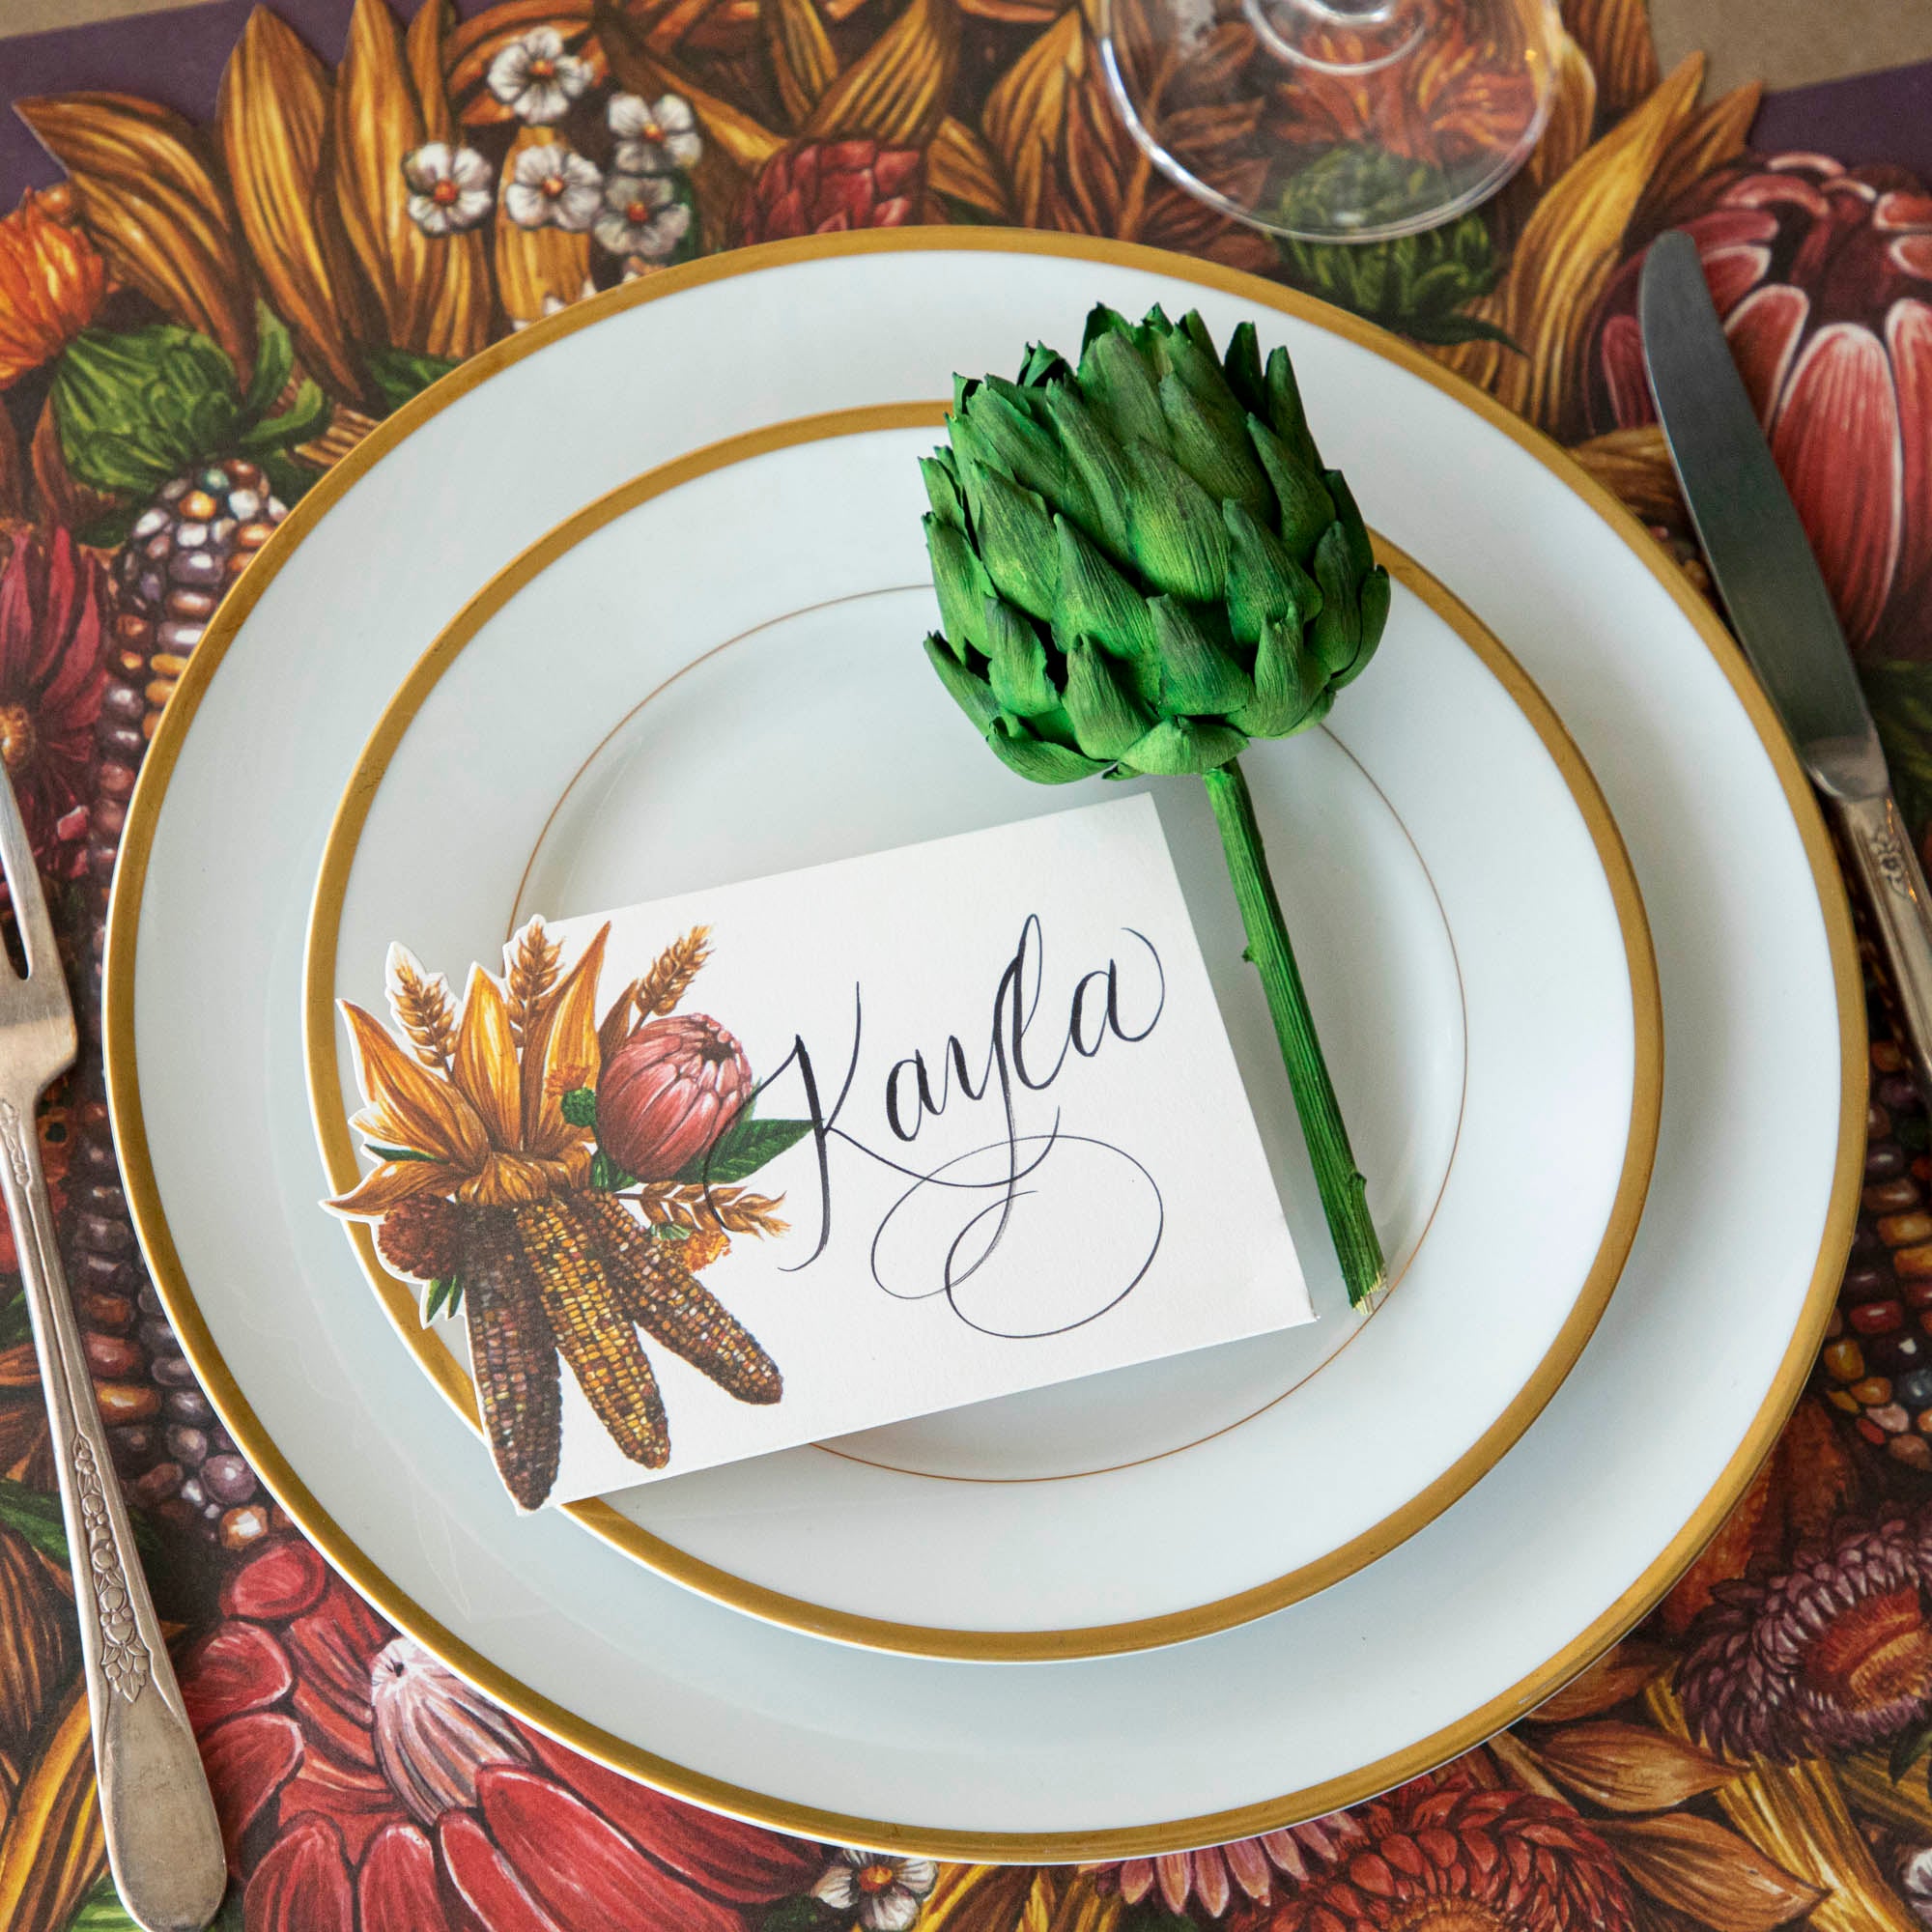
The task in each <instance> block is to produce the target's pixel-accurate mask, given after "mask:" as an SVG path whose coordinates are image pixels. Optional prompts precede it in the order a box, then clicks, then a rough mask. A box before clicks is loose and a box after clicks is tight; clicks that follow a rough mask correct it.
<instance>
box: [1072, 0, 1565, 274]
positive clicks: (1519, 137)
mask: <svg viewBox="0 0 1932 1932" xmlns="http://www.w3.org/2000/svg"><path fill="white" fill-rule="evenodd" d="M1103 28H1104V30H1103V32H1102V35H1101V43H1100V49H1101V57H1102V65H1103V68H1104V71H1105V73H1106V77H1107V81H1108V85H1109V87H1110V88H1111V89H1112V92H1113V94H1114V97H1115V99H1116V101H1117V103H1118V105H1119V107H1120V110H1121V112H1122V116H1123V117H1124V119H1125V121H1126V124H1127V127H1128V128H1129V129H1130V130H1131V132H1132V133H1133V136H1134V138H1135V140H1136V141H1137V142H1138V143H1139V144H1140V146H1141V147H1142V148H1143V149H1144V150H1145V151H1146V153H1147V154H1148V156H1149V157H1150V158H1151V160H1152V161H1153V163H1154V165H1155V166H1157V167H1158V168H1159V169H1160V170H1161V171H1162V173H1164V174H1165V175H1167V176H1168V178H1169V179H1170V180H1172V181H1174V182H1175V183H1177V184H1178V185H1179V186H1181V187H1183V188H1185V189H1186V190H1187V191H1188V192H1189V193H1190V194H1193V195H1196V196H1198V197H1199V198H1200V199H1201V200H1203V201H1205V202H1207V203H1208V204H1209V205H1210V206H1211V207H1214V208H1217V209H1219V210H1220V211H1221V212H1222V213H1225V214H1228V215H1230V216H1232V217H1233V218H1235V219H1236V220H1239V221H1244V222H1247V223H1249V224H1250V225H1252V226H1254V227H1256V228H1260V229H1264V230H1265V231H1267V232H1269V233H1271V234H1274V235H1279V236H1283V237H1288V238H1292V239H1294V240H1297V241H1363V242H1366V241H1387V240H1390V239H1393V238H1396V237H1400V236H1405V235H1414V234H1418V233H1421V232H1422V231H1424V230H1427V229H1431V228H1435V227H1439V226H1441V225H1442V224H1443V223H1445V222H1449V221H1452V220H1454V219H1455V218H1456V217H1457V216H1458V215H1460V214H1463V213H1466V212H1467V211H1468V210H1469V209H1472V208H1474V207H1476V206H1478V205H1479V204H1480V203H1482V202H1483V201H1485V200H1487V199H1488V198H1489V197H1490V196H1491V195H1492V194H1494V193H1495V192H1496V190H1497V189H1498V188H1500V187H1501V186H1502V185H1504V183H1506V182H1507V181H1509V179H1510V178H1511V177H1512V176H1513V175H1514V174H1515V173H1516V172H1517V170H1518V169H1519V168H1520V167H1521V165H1522V163H1523V162H1524V161H1525V160H1526V159H1527V158H1528V156H1529V155H1530V153H1531V151H1532V150H1533V149H1534V148H1535V146H1536V143H1537V141H1538V140H1539V139H1540V138H1541V136H1542V133H1543V130H1544V128H1545V126H1546V125H1547V124H1548V118H1549V109H1550V103H1551V99H1552V97H1553V94H1554V90H1555V74H1556V56H1557V48H1558V45H1559V43H1560V35H1561V26H1560V23H1559V21H1558V19H1557V17H1556V13H1555V9H1554V6H1553V5H1552V4H1551V0H1367V4H1362V5H1356V4H1352V0H1108V4H1107V8H1106V14H1105V19H1104V23H1103Z"/></svg>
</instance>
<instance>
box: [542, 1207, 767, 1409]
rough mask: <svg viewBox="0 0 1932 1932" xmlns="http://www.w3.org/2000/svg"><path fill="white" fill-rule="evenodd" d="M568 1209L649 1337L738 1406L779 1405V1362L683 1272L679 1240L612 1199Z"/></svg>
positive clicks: (620, 1303) (623, 1303)
mask: <svg viewBox="0 0 1932 1932" xmlns="http://www.w3.org/2000/svg"><path fill="white" fill-rule="evenodd" d="M571 1207H572V1211H573V1215H574V1218H575V1220H576V1221H577V1223H578V1226H579V1227H580V1228H581V1229H582V1231H583V1233H584V1234H585V1236H587V1237H588V1238H589V1239H590V1240H591V1241H592V1242H593V1243H594V1244H596V1245H597V1246H599V1247H601V1249H602V1250H603V1252H604V1253H605V1254H606V1255H607V1256H608V1257H609V1261H610V1267H609V1279H610V1282H611V1288H612V1289H613V1290H614V1292H615V1293H616V1297H617V1303H618V1306H619V1307H620V1308H621V1309H622V1310H623V1312H624V1313H625V1315H627V1316H628V1317H629V1318H630V1319H631V1320H632V1321H635V1322H636V1323H637V1324H638V1326H639V1327H640V1328H641V1329H642V1330H643V1331H644V1333H645V1334H647V1335H648V1336H650V1337H651V1339H652V1340H653V1341H656V1342H661V1343H663V1344H664V1346H665V1347H666V1348H667V1349H668V1350H670V1351H671V1352H672V1353H673V1354H675V1355H681V1356H682V1357H683V1358H684V1359H685V1360H686V1361H687V1362H689V1363H690V1364H691V1365H692V1367H693V1368H695V1369H699V1370H702V1371H703V1373H704V1374H705V1375H707V1376H709V1377H710V1378H711V1379H712V1380H713V1381H714V1382H716V1383H717V1384H718V1386H719V1387H720V1388H722V1389H723V1390H725V1393H726V1394H727V1395H734V1396H736V1397H737V1398H738V1400H739V1401H740V1402H750V1403H774V1402H777V1401H779V1399H780V1398H781V1396H782V1395H783V1394H784V1378H782V1377H781V1375H780V1374H779V1369H778V1364H777V1363H776V1362H774V1361H773V1360H772V1358H771V1357H770V1356H769V1355H768V1354H766V1353H765V1351H764V1350H763V1349H761V1348H760V1347H759V1346H758V1344H757V1340H756V1338H755V1337H754V1336H753V1335H752V1334H751V1333H750V1331H749V1330H748V1329H746V1328H745V1326H744V1325H743V1323H741V1322H740V1321H738V1320H737V1319H736V1318H735V1317H734V1316H732V1315H731V1314H730V1312H729V1311H728V1310H727V1309H726V1308H725V1306H724V1304H723V1303H722V1302H720V1301H719V1299H718V1297H717V1296H716V1295H715V1294H713V1293H711V1291H710V1290H709V1289H708V1288H706V1287H704V1285H703V1284H702V1283H701V1282H699V1281H698V1280H697V1278H696V1276H695V1275H694V1274H693V1273H692V1272H691V1270H690V1269H689V1268H688V1267H687V1266H685V1264H684V1263H683V1261H682V1260H681V1259H680V1258H679V1255H678V1246H679V1244H678V1243H677V1242H674V1241H664V1240H660V1239H658V1238H657V1237H656V1236H652V1235H650V1234H648V1233H646V1232H645V1230H644V1229H643V1228H642V1227H641V1226H639V1223H638V1222H637V1221H635V1220H634V1219H632V1217H631V1216H630V1215H629V1214H628V1213H627V1212H626V1211H625V1210H624V1208H622V1207H620V1206H619V1205H618V1204H617V1203H616V1202H615V1201H613V1200H611V1197H610V1196H609V1195H608V1194H579V1195H574V1196H572V1197H571ZM694 1238H701V1236H695V1237H694Z"/></svg>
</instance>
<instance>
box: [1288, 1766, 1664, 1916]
mask: <svg viewBox="0 0 1932 1932" xmlns="http://www.w3.org/2000/svg"><path fill="white" fill-rule="evenodd" d="M1351 1815H1352V1816H1353V1817H1354V1818H1355V1819H1356V1820H1357V1821H1358V1822H1359V1823H1360V1825H1361V1827H1362V1831H1363V1835H1364V1838H1365V1840H1366V1842H1364V1843H1363V1844H1361V1845H1359V1846H1357V1847H1355V1848H1353V1849H1352V1850H1350V1851H1349V1852H1348V1853H1346V1854H1345V1856H1344V1857H1343V1858H1342V1859H1341V1861H1339V1863H1337V1864H1336V1865H1335V1866H1334V1867H1333V1868H1332V1870H1330V1871H1328V1872H1327V1873H1325V1874H1324V1875H1322V1876H1321V1877H1319V1878H1312V1879H1311V1880H1310V1881H1309V1882H1308V1883H1307V1884H1305V1885H1303V1886H1301V1887H1300V1888H1299V1889H1297V1890H1295V1891H1294V1892H1293V1893H1292V1894H1291V1895H1290V1897H1289V1898H1288V1899H1287V1901H1286V1902H1285V1903H1284V1904H1283V1905H1282V1906H1281V1907H1280V1908H1279V1909H1278V1910H1277V1911H1275V1912H1274V1913H1272V1914H1271V1915H1269V1916H1267V1917H1266V1918H1264V1919H1262V1920H1261V1921H1260V1922H1261V1923H1263V1924H1264V1925H1266V1926H1267V1927H1268V1928H1269V1932H1394V1928H1398V1927H1399V1928H1402V1932H1410V1928H1413V1929H1414V1932H1423V1928H1425V1927H1427V1928H1430V1932H1504V1928H1508V1932H1578V1929H1579V1928H1581V1927H1584V1926H1588V1927H1589V1928H1590V1932H1627V1928H1628V1927H1629V1926H1630V1925H1631V1924H1632V1922H1633V1919H1632V1912H1631V1897H1630V1890H1629V1888H1628V1887H1627V1886H1626V1884H1625V1882H1624V1877H1623V1874H1622V1873H1621V1872H1620V1871H1619V1870H1618V1868H1617V1861H1616V1858H1615V1856H1614V1854H1613V1853H1612V1852H1611V1850H1610V1848H1609V1846H1608V1845H1607V1844H1605V1842H1604V1840H1603V1838H1602V1837H1601V1836H1599V1834H1598V1833H1596V1832H1595V1831H1594V1830H1593V1829H1592V1828H1591V1826H1590V1824H1589V1823H1588V1821H1587V1820H1586V1819H1584V1818H1583V1816H1582V1815H1581V1813H1579V1812H1578V1811H1577V1810H1576V1809H1575V1807H1574V1806H1572V1805H1569V1804H1564V1802H1563V1801H1562V1800H1561V1799H1558V1798H1546V1797H1544V1796H1543V1795H1542V1794H1541V1793H1539V1792H1534V1791H1513V1790H1507V1789H1505V1790H1489V1789H1486V1788H1484V1787H1483V1786H1481V1785H1477V1784H1475V1783H1472V1782H1471V1781H1469V1780H1468V1778H1467V1777H1466V1776H1465V1775H1464V1774H1463V1773H1462V1772H1461V1771H1460V1770H1459V1769H1457V1768H1456V1767H1451V1769H1450V1770H1448V1771H1447V1772H1443V1773H1440V1774H1438V1775H1437V1776H1435V1777H1425V1778H1418V1779H1417V1780H1416V1781H1415V1782H1414V1783H1412V1784H1405V1785H1403V1786H1402V1787H1401V1788H1400V1789H1399V1790H1396V1791H1392V1792H1390V1793H1389V1795H1388V1796H1387V1797H1386V1798H1380V1799H1378V1800H1377V1801H1376V1802H1375V1803H1374V1804H1364V1805H1361V1806H1359V1807H1358V1808H1357V1809H1356V1810H1355V1811H1354V1812H1353V1813H1352V1814H1351Z"/></svg>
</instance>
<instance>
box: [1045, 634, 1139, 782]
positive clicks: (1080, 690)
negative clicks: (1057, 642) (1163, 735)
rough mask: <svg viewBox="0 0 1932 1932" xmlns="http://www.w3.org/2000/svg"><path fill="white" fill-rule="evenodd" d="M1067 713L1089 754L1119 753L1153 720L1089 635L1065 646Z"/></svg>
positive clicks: (1113, 755) (1076, 737) (1108, 756)
mask: <svg viewBox="0 0 1932 1932" xmlns="http://www.w3.org/2000/svg"><path fill="white" fill-rule="evenodd" d="M1066 715H1067V716H1068V717H1069V718H1070V719H1071V720H1072V721H1073V736H1074V740H1075V742H1076V743H1077V744H1078V745H1079V747H1080V749H1081V751H1083V752H1084V753H1086V754H1087V755H1088V756H1089V757H1090V758H1106V759H1113V758H1118V757H1120V756H1121V755H1122V753H1124V752H1125V751H1126V750H1127V749H1128V747H1129V746H1131V745H1132V744H1134V743H1135V741H1136V740H1138V739H1139V738H1141V737H1143V736H1144V735H1145V734H1146V733H1147V731H1148V729H1149V727H1150V726H1151V725H1152V724H1153V719H1152V717H1151V715H1150V714H1149V713H1148V712H1146V711H1144V710H1143V709H1142V708H1141V707H1140V705H1139V704H1137V703H1136V702H1135V701H1134V698H1133V696H1132V695H1131V694H1130V693H1129V692H1128V690H1127V688H1126V686H1125V685H1124V684H1123V683H1122V678H1121V673H1120V672H1119V671H1118V670H1117V669H1116V668H1115V667H1114V664H1113V661H1112V660H1111V659H1110V658H1109V657H1108V655H1107V653H1106V652H1105V651H1103V650H1102V649H1101V648H1100V646H1099V645H1098V644H1096V643H1095V642H1094V639H1091V638H1075V639H1073V640H1072V641H1071V642H1070V643H1069V644H1068V646H1067V649H1066Z"/></svg>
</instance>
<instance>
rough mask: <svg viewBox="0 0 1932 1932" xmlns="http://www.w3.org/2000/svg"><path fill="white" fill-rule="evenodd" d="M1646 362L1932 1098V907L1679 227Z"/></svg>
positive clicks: (1643, 295) (1642, 312)
mask: <svg viewBox="0 0 1932 1932" xmlns="http://www.w3.org/2000/svg"><path fill="white" fill-rule="evenodd" d="M1637 313H1638V317H1639V319H1640V321H1641V323H1642V327H1643V354H1644V360H1645V362H1646V363H1647V364H1648V365H1649V369H1650V386H1651V390H1652V392H1653V393H1654V394H1655V396H1656V398H1657V412H1658V414H1659V416H1660V417H1661V418H1662V422H1663V433H1664V436H1665V437H1666V439H1667V440H1668V441H1669V444H1670V460H1671V463H1672V464H1673V465H1674V466H1675V468H1676V470H1677V480H1678V482H1679V483H1681V484H1682V485H1683V487H1684V497H1685V500H1686V501H1687V502H1688V503H1689V504H1690V520H1691V522H1692V523H1693V524H1694V525H1695V526H1696V527H1697V538H1698V541H1699V542H1700V543H1701V544H1702V545H1703V547H1704V554H1705V556H1706V557H1707V558H1708V559H1709V562H1710V565H1711V575H1712V576H1713V577H1714V578H1715V579H1716V580H1717V583H1718V588H1719V590H1720V591H1721V592H1722V593H1723V599H1724V608H1725V609H1726V611H1728V612H1729V613H1730V619H1731V627H1732V629H1733V630H1735V631H1736V632H1737V634H1738V638H1739V640H1740V641H1741V642H1742V643H1743V645H1744V647H1745V654H1746V655H1747V657H1748V658H1749V659H1750V661H1751V665H1752V667H1753V668H1754V669H1755V670H1756V671H1757V674H1758V678H1759V681H1760V682H1761V683H1762V684H1763V685H1764V688H1765V690H1766V691H1767V692H1768V693H1769V694H1770V696H1771V699H1772V702H1773V703H1774V704H1776V707H1777V709H1778V711H1779V713H1780V714H1781V715H1782V716H1783V719H1784V726H1785V729H1786V730H1787V731H1789V732H1790V734H1791V742H1792V743H1793V745H1795V746H1796V747H1797V750H1798V755H1799V757H1800V759H1801V760H1802V761H1803V763H1804V769H1805V770H1806V771H1807V772H1808V773H1809V774H1810V776H1811V781H1812V783H1813V784H1815V785H1816V786H1817V787H1818V790H1819V791H1820V792H1821V793H1822V794H1823V796H1824V799H1825V803H1826V806H1827V808H1828V810H1830V812H1831V814H1832V817H1833V820H1834V821H1835V823H1836V825H1837V828H1838V832H1839V836H1840V838H1842V840H1843V842H1844V847H1845V850H1846V851H1847V853H1848V854H1849V855H1850V857H1851V861H1852V865H1853V867H1854V868H1855V870H1856V871H1857V873H1858V877H1859V883H1860V884H1861V886H1862V887H1863V888H1864V893H1865V897H1866V900H1867V902H1868V904H1869V906H1870V909H1871V915H1872V924H1873V927H1874V930H1875V931H1876V934H1877V937H1878V941H1879V944H1880V946H1881V948H1882V949H1883V951H1884V953H1885V961H1886V965H1887V967H1888V969H1889V973H1890V977H1891V982H1892V986H1893V988H1894V990H1895V991H1896V993H1897V997H1898V1006H1899V1015H1900V1018H1901V1019H1902V1020H1903V1021H1904V1025H1905V1033H1906V1040H1907V1044H1908V1046H1909V1047H1910V1049H1911V1054H1912V1062H1913V1067H1914V1070H1915V1071H1916V1073H1917V1074H1918V1086H1919V1089H1920V1091H1921V1092H1922V1093H1924V1094H1926V1096H1927V1098H1928V1100H1932V908H1928V904H1927V893H1926V886H1925V874H1924V873H1923V871H1921V870H1920V869H1919V865H1918V854H1917V853H1916V852H1915V851H1914V850H1913V846H1912V838H1911V834H1910V833H1909V832H1908V831H1907V830H1906V827H1905V824H1904V821H1903V820H1902V819H1901V818H1900V817H1899V815H1898V807H1897V805H1896V804H1895V803H1894V802H1893V800H1892V796H1891V777H1890V774H1889V772H1888V771H1887V770H1886V763H1885V753H1883V752H1882V751H1881V750H1880V748H1879V741H1878V728H1877V726H1876V725H1874V724H1873V723H1872V715H1871V712H1870V710H1869V709H1868V708H1867V706H1866V704H1865V700H1864V694H1863V693H1862V692H1861V690H1860V689H1859V681H1858V677H1857V674H1856V673H1855V672H1854V671H1853V669H1852V659H1851V653H1850V651H1849V650H1848V649H1847V647H1846V644H1845V634H1844V632H1843V631H1842V630H1840V629H1839V627H1838V616H1837V612H1836V611H1835V610H1834V609H1833V605H1832V594H1831V592H1830V591H1829V590H1827V589H1826V587H1825V580H1824V578H1823V577H1822V576H1821V575H1820V574H1819V570H1818V563H1817V559H1816V558H1815V557H1814V556H1813V555H1812V554H1811V547H1810V545H1809V543H1808V542H1807V541H1806V540H1805V536H1804V525H1803V524H1801V523H1800V522H1799V520H1798V511H1797V509H1796V508H1795V506H1794V505H1793V503H1792V501H1791V496H1790V493H1789V492H1788V491H1787V490H1786V489H1785V487H1784V479H1783V478H1782V477H1781V476H1779V474H1778V473H1777V466H1776V464H1775V463H1774V462H1773V461H1772V455H1771V448H1770V445H1769V444H1768V443H1767V442H1766V441H1765V439H1764V431H1763V429H1762V428H1761V427H1760V426H1759V423H1758V419H1757V412H1756V411H1755V410H1754V409H1753V408H1752V407H1751V401H1750V397H1749V396H1748V394H1747V393H1746V390H1745V385H1744V382H1743V379H1742V378H1741V377H1740V376H1739V374H1738V369H1737V364H1736V363H1735V362H1734V361H1732V359H1731V352H1730V346H1729V344H1728V343H1727V342H1726V341H1725V339H1724V330H1723V326H1722V324H1721V323H1719V320H1718V312H1717V310H1716V308H1715V307H1714V306H1713V305H1712V302H1711V292H1710V290H1709V288H1708V287H1707V286H1706V285H1705V281H1704V270H1703V266H1702V264H1701V263H1700V262H1699V261H1698V259H1697V246H1696V243H1695V242H1694V241H1691V239H1690V236H1688V235H1686V234H1684V233H1683V232H1682V231H1681V230H1677V229H1673V230H1671V232H1670V233H1669V234H1667V235H1661V236H1659V237H1658V239H1657V240H1656V241H1653V242H1652V243H1651V245H1650V252H1649V254H1648V255H1647V256H1645V258H1644V264H1643V276H1642V280H1641V283H1640V284H1639V287H1638V294H1637Z"/></svg>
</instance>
